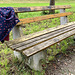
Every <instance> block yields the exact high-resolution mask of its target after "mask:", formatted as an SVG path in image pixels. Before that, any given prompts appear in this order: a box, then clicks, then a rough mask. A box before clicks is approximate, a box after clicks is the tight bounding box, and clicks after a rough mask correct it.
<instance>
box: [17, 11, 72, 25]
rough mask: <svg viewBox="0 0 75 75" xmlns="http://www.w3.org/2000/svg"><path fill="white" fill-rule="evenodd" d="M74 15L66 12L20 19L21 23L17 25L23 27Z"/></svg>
mask: <svg viewBox="0 0 75 75" xmlns="http://www.w3.org/2000/svg"><path fill="white" fill-rule="evenodd" d="M72 14H73V13H72V12H65V13H58V14H53V15H44V16H39V17H33V18H26V19H20V22H19V23H17V24H16V25H23V24H27V23H32V22H37V21H42V20H46V19H51V18H58V17H62V16H68V15H72Z"/></svg>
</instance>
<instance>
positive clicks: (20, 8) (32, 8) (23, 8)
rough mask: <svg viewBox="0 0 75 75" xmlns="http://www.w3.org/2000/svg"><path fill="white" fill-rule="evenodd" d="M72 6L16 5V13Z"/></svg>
mask: <svg viewBox="0 0 75 75" xmlns="http://www.w3.org/2000/svg"><path fill="white" fill-rule="evenodd" d="M66 8H71V6H70V5H58V6H37V7H14V11H15V13H23V12H35V11H45V10H55V9H66Z"/></svg>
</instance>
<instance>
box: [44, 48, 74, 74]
mask: <svg viewBox="0 0 75 75" xmlns="http://www.w3.org/2000/svg"><path fill="white" fill-rule="evenodd" d="M45 75H75V49H73V50H67V53H66V54H63V53H60V54H57V55H56V59H55V60H54V61H51V64H48V65H47V68H46V70H45Z"/></svg>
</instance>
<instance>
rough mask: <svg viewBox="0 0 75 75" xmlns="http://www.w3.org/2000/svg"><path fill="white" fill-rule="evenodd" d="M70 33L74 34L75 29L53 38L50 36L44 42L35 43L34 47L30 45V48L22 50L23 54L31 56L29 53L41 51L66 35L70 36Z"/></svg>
mask: <svg viewBox="0 0 75 75" xmlns="http://www.w3.org/2000/svg"><path fill="white" fill-rule="evenodd" d="M65 35H66V36H65ZM72 35H75V29H74V30H72V31H69V32H67V33H64V34H62V35H59V36H57V37H55V38H52V39H50V40H48V41H45V42H43V43H41V44H38V45H36V46H34V47H31V48H29V49H27V50H25V51H23V54H24V55H26V56H31V55H33V54H35V53H37V52H39V51H41V50H43V49H46V48H48V47H49V46H51V45H53V44H56V43H58V42H60V41H62V40H64V39H66V38H68V37H70V36H72Z"/></svg>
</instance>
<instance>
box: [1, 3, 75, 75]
mask: <svg viewBox="0 0 75 75" xmlns="http://www.w3.org/2000/svg"><path fill="white" fill-rule="evenodd" d="M68 4H70V5H72V7H73V8H72V9H67V12H68V11H72V12H75V9H74V7H75V3H73V2H64V3H61V2H60V3H59V2H56V5H68ZM48 5H49V3H1V4H0V7H6V6H9V7H27V6H48ZM57 12H59V11H56V13H57ZM42 15H44V14H43V13H42V12H29V13H20V14H19V18H27V17H36V16H42ZM68 19H69V22H72V21H75V13H74V14H73V15H70V16H68ZM25 25H26V28H23V33H24V34H25V35H28V34H31V33H34V32H38V31H42V30H44V29H47V28H51V27H55V26H57V25H60V18H55V19H48V20H44V21H40V22H35V23H30V24H25ZM10 39H13V38H12V32H11V33H10ZM73 43H74V41H73V37H70V38H67V39H66V40H64V41H62V42H60V44H55V45H53V46H51V47H50V48H48V49H47V53H48V59H47V61H46V62H48V63H50V62H49V61H51V60H54V59H55V55H56V54H57V53H59V52H62V53H65V52H66V49H67V48H68V46H70V45H71V44H73ZM24 62H25V61H23V62H22V63H21V62H19V61H18V60H17V59H15V57H14V55H13V51H12V50H11V49H9V48H7V46H6V45H5V44H1V43H0V75H12V74H15V75H44V74H45V68H46V66H45V68H44V69H43V70H42V72H36V71H33V70H31V69H29V68H28V67H27V66H26V65H25V63H24ZM42 64H45V62H42ZM23 65H24V66H23Z"/></svg>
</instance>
